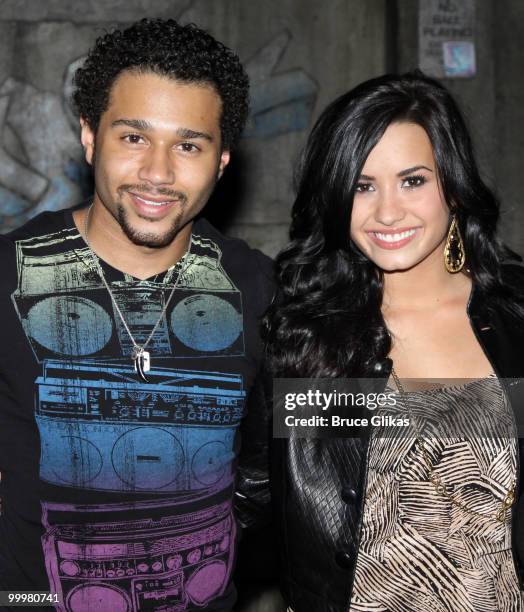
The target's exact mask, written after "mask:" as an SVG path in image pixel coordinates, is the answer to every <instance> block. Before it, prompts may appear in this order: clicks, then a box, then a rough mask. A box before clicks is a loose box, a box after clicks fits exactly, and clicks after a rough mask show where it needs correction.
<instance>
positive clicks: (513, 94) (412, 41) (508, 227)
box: [396, 0, 524, 255]
mask: <svg viewBox="0 0 524 612" xmlns="http://www.w3.org/2000/svg"><path fill="white" fill-rule="evenodd" d="M420 1H421V2H423V1H424V0H420ZM396 6H397V37H396V39H397V53H396V56H397V69H398V70H399V71H404V70H409V69H411V68H416V67H417V58H418V40H417V36H418V30H417V23H418V22H417V16H418V1H417V0H397V2H396ZM523 36H524V3H522V2H521V1H520V0H477V2H476V49H477V75H476V76H475V77H473V78H467V79H442V82H443V83H444V84H445V85H446V86H447V87H448V88H449V89H450V90H451V91H452V93H453V94H454V95H455V97H456V98H457V99H458V101H459V103H460V104H461V107H462V108H463V110H464V111H465V114H466V118H467V119H468V122H469V125H470V128H471V134H472V137H473V141H474V144H475V149H476V152H477V157H478V161H479V165H480V167H481V170H482V174H483V177H484V178H485V180H486V181H487V183H488V184H489V185H490V186H491V187H493V188H494V191H495V192H496V193H497V194H498V196H499V198H500V200H501V202H502V219H501V226H500V232H499V234H500V236H501V238H502V239H503V240H504V241H505V242H506V243H507V244H508V245H509V246H511V247H512V248H513V249H515V250H516V251H517V252H519V253H521V254H522V255H524V199H523V197H522V194H523V193H524V172H523V171H522V167H521V159H522V155H523V153H524V83H523V81H522V74H523V71H524V55H523V54H522V50H521V45H520V41H521V40H522V38H523Z"/></svg>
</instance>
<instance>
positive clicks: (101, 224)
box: [73, 206, 193, 279]
mask: <svg viewBox="0 0 524 612" xmlns="http://www.w3.org/2000/svg"><path fill="white" fill-rule="evenodd" d="M88 214H89V217H88ZM73 219H74V221H75V225H76V227H77V229H78V231H79V232H80V234H81V235H82V237H83V238H84V239H85V238H86V221H87V220H88V227H87V232H88V236H87V238H88V241H89V245H90V247H91V249H92V250H93V251H94V252H95V253H96V255H97V256H98V257H99V258H100V259H102V260H103V261H105V262H106V263H108V264H109V265H110V266H112V267H113V268H115V269H117V270H120V271H121V272H125V273H127V274H130V275H131V276H134V277H135V278H140V279H146V278H150V277H151V276H154V275H155V274H159V273H160V272H164V271H165V270H167V269H168V268H170V267H171V266H173V265H174V264H175V263H176V262H177V261H179V260H180V259H181V258H182V257H183V256H184V253H185V252H186V251H187V248H188V246H189V239H190V237H191V229H192V225H193V224H192V222H191V223H188V224H187V225H185V226H184V227H183V228H182V229H181V230H180V231H179V232H178V234H177V235H176V236H175V238H174V240H173V242H171V244H169V245H168V246H167V247H163V248H158V249H155V248H149V247H143V246H138V245H136V244H133V243H132V242H131V241H130V240H129V238H128V237H127V236H126V235H125V234H124V232H123V231H122V229H121V228H120V226H119V225H118V223H117V222H116V221H115V219H114V217H113V216H112V215H111V214H110V213H109V212H108V211H107V210H106V209H105V208H103V207H100V206H93V208H92V209H91V212H90V213H89V208H82V209H81V210H77V211H75V212H74V213H73Z"/></svg>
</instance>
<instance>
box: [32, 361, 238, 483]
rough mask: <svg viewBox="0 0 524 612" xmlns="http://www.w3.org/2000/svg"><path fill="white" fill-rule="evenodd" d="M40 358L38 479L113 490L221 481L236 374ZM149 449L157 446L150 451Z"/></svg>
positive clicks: (227, 461) (234, 415)
mask: <svg viewBox="0 0 524 612" xmlns="http://www.w3.org/2000/svg"><path fill="white" fill-rule="evenodd" d="M148 376H149V379H150V383H149V384H144V383H141V382H137V381H136V380H135V376H134V372H133V371H132V366H130V365H118V366H115V365H113V364H111V365H107V364H103V363H96V364H95V363H84V362H68V363H62V362H56V361H46V362H45V363H44V373H43V376H41V377H39V378H38V379H37V381H36V383H37V389H38V390H37V406H36V422H37V425H38V427H39V430H40V437H41V449H42V451H41V452H42V457H41V473H40V476H41V478H42V479H43V480H46V481H48V482H51V483H53V484H57V485H62V486H75V487H81V488H83V489H99V490H112V491H137V492H144V491H157V492H174V491H189V490H198V489H204V488H217V487H218V488H224V487H225V486H227V485H228V484H230V482H231V480H232V477H233V475H232V460H233V457H234V454H233V447H234V442H235V440H234V437H235V430H236V427H237V426H238V424H239V422H240V419H241V417H242V411H243V407H244V398H245V392H244V390H243V388H242V378H241V377H240V376H239V375H236V374H228V375H226V374H219V373H202V372H191V371H184V370H175V371H172V370H167V369H165V370H164V369H153V370H151V371H150V372H148ZM151 449H154V451H153V450H151Z"/></svg>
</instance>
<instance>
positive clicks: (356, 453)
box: [238, 265, 524, 612]
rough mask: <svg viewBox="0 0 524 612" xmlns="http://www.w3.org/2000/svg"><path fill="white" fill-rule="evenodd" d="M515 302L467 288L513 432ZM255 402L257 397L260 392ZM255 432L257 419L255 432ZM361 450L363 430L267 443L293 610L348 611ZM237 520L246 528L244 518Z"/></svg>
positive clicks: (255, 490)
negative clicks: (359, 435)
mask: <svg viewBox="0 0 524 612" xmlns="http://www.w3.org/2000/svg"><path fill="white" fill-rule="evenodd" d="M504 268H505V276H506V282H507V283H508V286H511V287H513V288H515V291H516V292H517V293H518V294H522V293H523V292H524V269H523V268H521V267H520V266H516V265H515V266H513V265H512V266H504ZM515 301H517V302H518V303H519V305H521V307H522V308H524V299H522V298H518V297H514V298H512V300H511V302H510V301H509V300H508V299H507V298H503V297H498V298H495V297H492V298H488V297H486V296H484V295H483V294H482V293H481V292H480V291H479V290H477V289H475V288H474V289H473V291H472V295H471V298H470V302H469V304H468V315H469V318H470V322H471V325H472V327H473V330H474V332H475V335H476V337H477V339H478V341H479V343H480V345H481V347H482V348H483V350H484V352H485V354H486V356H487V358H488V359H489V361H490V362H491V364H492V366H493V369H494V371H495V373H496V374H497V376H498V377H499V379H501V382H502V384H503V385H504V388H505V391H506V394H507V396H508V398H509V401H510V403H511V406H512V408H513V411H514V414H515V419H516V423H517V430H518V431H519V432H521V435H524V433H522V432H524V384H521V383H522V381H521V380H510V379H524V319H523V318H522V317H521V316H520V315H519V314H518V313H516V312H515V309H513V308H511V303H514V302H515ZM390 371H391V360H389V359H386V360H384V362H383V363H377V364H376V372H377V374H378V375H379V377H380V379H381V382H382V384H383V385H385V383H386V381H387V379H388V378H389V374H390ZM259 400H260V402H262V401H263V398H262V396H260V398H259ZM259 407H260V404H259ZM260 414H261V411H258V415H260ZM262 430H263V427H262V426H260V424H259V428H258V433H259V434H260V432H261V431H262ZM252 433H253V432H252ZM260 440H261V439H260V437H259V442H258V443H256V444H254V445H253V447H252V451H253V453H254V456H252V461H251V463H249V461H248V462H247V463H246V464H244V465H241V468H240V471H241V477H240V481H239V493H238V495H239V499H240V501H241V503H242V504H243V510H245V509H246V504H247V505H248V506H250V510H251V511H252V512H253V511H254V512H255V513H256V508H258V509H260V508H261V507H262V505H263V503H264V502H267V501H268V499H269V498H268V496H267V485H268V480H267V472H265V467H264V459H263V457H264V449H263V443H262V442H261V441H260ZM245 444H249V440H246V441H245ZM368 448H369V437H366V436H363V437H362V438H349V439H342V438H338V439H303V438H295V439H291V440H273V441H272V444H271V449H272V450H271V470H270V474H271V478H270V484H271V493H272V502H273V509H274V519H275V521H276V530H277V533H278V536H277V538H276V540H275V541H276V543H277V546H278V547H279V549H280V556H281V560H282V562H281V570H280V577H281V583H282V590H283V593H284V596H285V599H286V601H287V603H288V605H290V606H291V607H292V608H293V610H294V612H347V610H348V609H349V603H350V600H351V593H352V586H353V578H354V573H355V567H356V562H357V556H358V548H359V538H360V532H361V524H362V511H363V504H364V499H363V493H364V492H365V489H366V477H367V452H368ZM518 453H519V461H518V463H517V487H516V498H517V502H516V504H515V505H514V506H513V508H512V539H513V554H514V559H515V564H516V568H517V574H518V576H519V580H520V584H521V589H522V588H523V587H522V581H523V578H524V495H523V494H522V487H521V481H520V471H521V465H522V460H523V458H524V439H519V444H518ZM253 459H254V460H253ZM261 503H262V505H261ZM243 516H244V517H245V516H246V515H245V513H244V514H243ZM251 516H254V514H253V513H252V514H251ZM241 522H242V523H243V524H244V526H246V525H249V523H250V520H242V521H241Z"/></svg>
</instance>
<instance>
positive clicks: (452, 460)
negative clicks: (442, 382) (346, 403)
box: [350, 377, 524, 612]
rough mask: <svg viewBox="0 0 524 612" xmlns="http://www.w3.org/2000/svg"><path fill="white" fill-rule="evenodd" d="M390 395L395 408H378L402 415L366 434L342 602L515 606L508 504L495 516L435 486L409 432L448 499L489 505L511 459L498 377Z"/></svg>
mask: <svg viewBox="0 0 524 612" xmlns="http://www.w3.org/2000/svg"><path fill="white" fill-rule="evenodd" d="M396 399H397V406H396V408H388V409H381V413H383V414H394V415H395V416H397V417H398V416H399V410H400V412H401V413H402V416H406V415H409V416H410V420H411V425H410V426H409V428H397V429H396V430H393V429H391V428H390V429H389V430H388V431H387V432H386V431H385V430H382V431H379V430H377V429H375V430H374V431H373V434H372V439H371V442H370V449H369V456H368V476H367V485H366V492H365V504H364V514H363V527H362V532H361V540H360V547H359V552H358V558H357V566H356V573H355V582H354V588H353V596H352V600H351V607H350V610H351V612H364V611H366V612H371V611H373V612H428V611H431V612H470V611H471V612H510V611H511V612H517V611H524V605H523V602H524V599H523V597H522V594H521V592H520V591H519V586H518V582H517V577H516V572H515V565H514V560H513V556H512V551H511V524H510V522H509V512H508V513H507V520H506V521H505V522H497V521H496V520H494V519H493V518H484V517H479V516H476V515H474V514H472V513H470V512H468V511H466V510H463V509H461V508H459V507H457V506H456V505H455V504H453V503H452V502H451V500H449V499H448V498H446V497H445V496H444V495H442V494H439V493H437V491H436V490H435V487H434V486H433V484H432V483H431V482H430V480H429V469H428V465H427V464H426V463H425V460H424V456H423V452H422V451H421V449H420V446H419V445H418V444H417V442H416V435H417V433H416V432H417V430H418V432H419V434H420V436H421V438H422V440H423V443H424V445H425V447H426V449H427V450H428V453H429V456H430V457H431V459H432V462H433V463H432V468H433V471H434V472H435V473H437V474H438V475H439V476H440V478H441V480H442V482H443V483H444V484H445V485H446V487H447V490H448V491H449V492H450V493H452V495H453V498H454V499H456V500H461V501H463V502H465V503H466V505H467V507H468V508H471V509H473V510H476V511H477V512H480V513H481V514H494V513H496V512H497V510H498V509H499V508H500V506H501V503H502V500H503V499H504V496H505V494H506V493H507V491H508V490H509V489H511V487H512V486H513V483H514V480H515V474H516V461H517V445H516V438H515V428H514V421H513V416H512V414H511V412H510V409H509V406H508V404H507V401H506V398H505V395H504V393H503V391H502V388H501V386H500V384H499V381H498V380H497V378H496V377H491V378H487V379H482V380H475V381H469V382H468V383H466V384H462V385H458V386H447V387H434V388H432V389H427V390H424V391H411V392H410V391H407V392H406V393H405V394H402V395H401V394H397V395H396ZM403 402H404V404H405V405H404V406H403V405H402V404H403ZM406 404H407V405H406ZM392 411H394V412H392ZM415 419H416V425H417V427H416V428H415V424H414V420H415Z"/></svg>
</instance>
